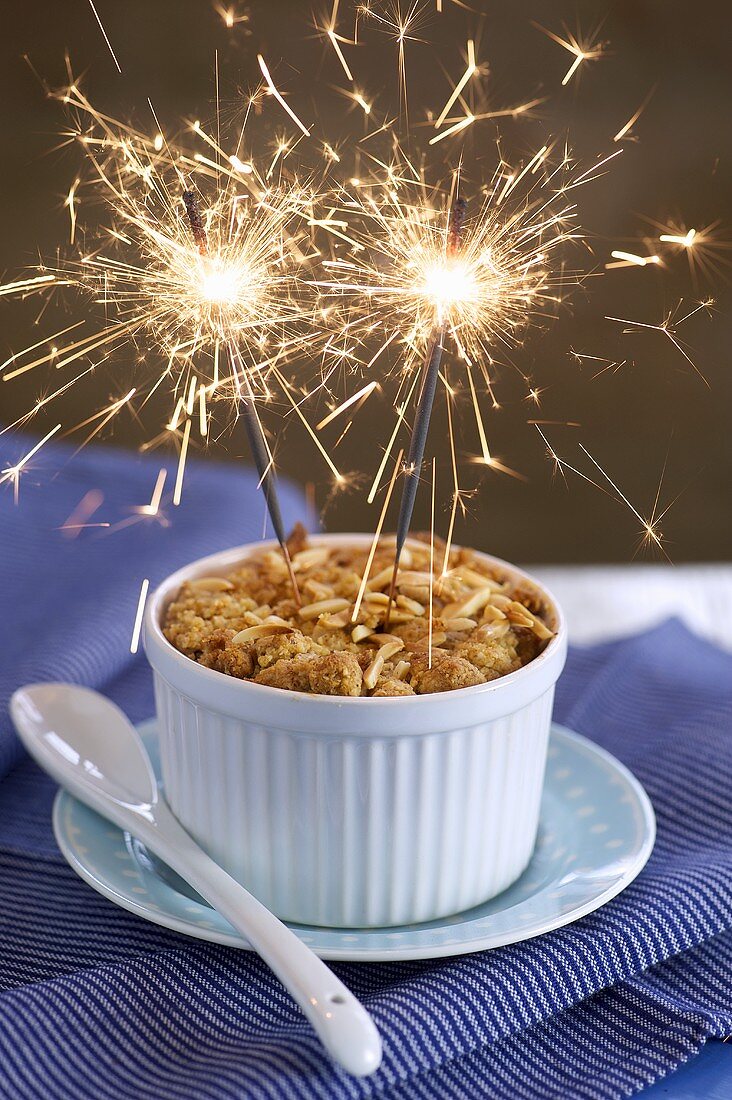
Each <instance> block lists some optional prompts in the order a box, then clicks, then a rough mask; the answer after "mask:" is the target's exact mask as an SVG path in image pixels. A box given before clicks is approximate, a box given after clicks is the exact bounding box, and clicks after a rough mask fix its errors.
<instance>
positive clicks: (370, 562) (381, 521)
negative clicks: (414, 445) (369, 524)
mask: <svg viewBox="0 0 732 1100" xmlns="http://www.w3.org/2000/svg"><path fill="white" fill-rule="evenodd" d="M403 456H404V450H403V449H402V450H401V451H400V452H399V454H398V455H397V459H396V462H395V463H394V470H393V472H392V475H391V481H390V482H389V488H388V489H387V491H386V496H385V497H384V503H383V505H382V507H381V514H380V516H379V522H378V523H377V524H376V531H375V532H374V538H373V541H372V543H371V549H370V550H369V555H368V558H367V559H366V566H365V568H364V571H363V576H362V577H361V584H360V585H359V588H358V595H357V596H356V602H355V604H354V606H353V614H352V615H351V622H352V623H355V622H356V620H357V619H358V613H359V611H360V610H361V602H362V600H363V597H364V593H365V591H366V585H367V584H368V580H369V574H370V573H371V566H372V565H373V561H374V554H375V553H376V547H377V546H378V543H379V536H380V535H381V529H382V528H383V526H384V520H385V519H386V513H387V510H388V508H389V501H390V500H391V497H392V493H393V492H394V486H395V484H396V479H397V474H398V473H399V470H400V469H401V465H402V457H403Z"/></svg>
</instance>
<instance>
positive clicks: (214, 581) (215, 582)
mask: <svg viewBox="0 0 732 1100" xmlns="http://www.w3.org/2000/svg"><path fill="white" fill-rule="evenodd" d="M188 587H189V588H192V589H193V590H194V592H231V590H232V588H233V587H234V585H233V584H232V583H231V581H227V580H226V579H225V578H224V577H198V578H197V579H196V580H195V581H189V582H188Z"/></svg>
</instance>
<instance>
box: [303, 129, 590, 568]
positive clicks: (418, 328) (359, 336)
mask: <svg viewBox="0 0 732 1100" xmlns="http://www.w3.org/2000/svg"><path fill="white" fill-rule="evenodd" d="M548 153H549V149H548V147H547V146H543V147H542V148H541V149H540V150H539V151H538V152H537V153H536V154H535V155H534V156H533V157H531V158H530V159H529V160H528V161H527V162H526V163H525V164H524V165H522V166H519V167H518V168H517V169H515V170H511V169H509V167H508V166H507V165H506V164H505V162H503V161H502V160H501V162H500V164H499V167H498V169H497V171H496V173H495V176H494V178H493V180H492V181H491V183H490V185H489V186H488V187H487V188H486V189H485V198H484V201H483V202H482V203H481V207H480V208H479V210H478V211H477V213H476V214H475V216H474V217H472V218H470V219H466V209H465V203H464V201H463V200H462V198H458V197H456V192H457V176H455V177H454V179H453V184H452V186H451V188H450V192H449V193H448V194H447V195H443V194H442V192H441V191H439V189H438V190H435V191H434V192H430V191H428V189H427V187H426V185H425V183H424V181H423V179H422V178H421V177H420V175H419V174H418V173H416V172H415V170H414V169H413V168H412V166H411V165H410V164H409V162H406V163H405V164H404V165H397V166H395V165H391V166H387V167H386V178H385V179H384V180H372V181H364V182H363V183H362V184H361V185H360V186H359V187H358V188H354V189H353V190H348V189H346V190H345V191H344V193H343V195H342V196H341V203H340V207H339V211H338V214H339V216H338V218H336V217H335V215H334V216H333V218H332V219H331V221H333V222H336V224H337V225H338V231H337V234H334V248H333V257H332V258H331V259H329V260H327V261H325V264H324V267H325V270H327V271H328V272H329V274H331V275H332V276H334V278H333V281H329V280H326V279H325V278H324V279H323V280H320V281H319V282H318V285H319V286H320V288H321V289H323V290H324V292H325V293H327V294H332V295H337V296H340V297H342V298H345V299H346V300H347V301H348V303H349V305H350V308H351V313H350V316H349V320H348V323H347V325H345V326H344V330H345V331H346V332H348V334H349V335H350V336H352V337H353V338H354V339H356V340H357V341H358V342H359V343H362V344H363V345H364V346H365V347H370V346H374V344H375V341H376V340H377V339H378V340H379V343H378V344H377V345H376V346H377V350H376V353H375V354H373V355H370V356H369V358H368V365H369V366H370V365H371V364H372V363H374V362H375V361H376V360H377V359H379V358H380V357H381V356H382V353H383V352H385V351H386V349H387V347H388V346H389V345H392V350H398V352H399V354H400V356H401V367H402V370H401V371H400V374H399V378H400V385H399V394H400V395H401V400H400V398H399V397H398V398H397V401H396V402H395V403H396V405H397V425H396V428H395V430H394V432H393V433H392V435H391V438H390V440H389V443H388V446H387V448H386V451H385V453H384V456H383V458H382V461H381V464H380V467H379V472H378V474H377V476H376V479H375V481H374V484H373V486H372V490H371V493H370V494H369V500H373V498H374V494H375V491H376V487H377V485H378V482H379V480H380V478H381V475H382V474H383V471H384V469H385V467H386V463H387V462H388V457H389V452H390V451H391V449H392V447H393V446H394V444H395V441H396V436H397V433H398V429H399V426H400V424H401V422H402V420H403V419H404V416H405V412H406V409H407V407H408V405H409V403H410V402H411V400H412V396H413V394H414V393H415V392H416V393H417V395H418V396H417V403H416V417H415V422H414V427H413V431H412V436H411V445H410V448H409V453H408V458H407V462H406V467H405V482H404V489H403V494H402V503H401V509H400V515H399V521H398V525H397V543H396V562H397V563H398V559H399V555H400V553H401V548H402V547H403V545H404V541H405V539H406V537H407V534H408V531H409V527H410V523H411V517H412V512H413V508H414V503H415V497H416V492H417V488H418V484H419V479H420V475H421V468H422V464H423V459H424V451H425V444H426V439H427V432H428V428H429V422H430V417H431V413H432V407H433V403H434V399H435V392H436V388H437V385H438V380H439V378H440V377H441V373H440V366H441V361H442V358H443V354H444V352H445V351H448V353H449V354H450V355H451V356H452V357H454V358H456V359H457V360H458V362H460V363H461V364H462V365H463V367H464V369H465V371H466V374H467V379H468V383H469V390H470V395H471V399H472V405H473V409H474V413H475V418H476V424H477V428H478V436H479V439H480V443H481V454H482V459H481V461H482V462H483V463H484V464H485V465H487V466H489V467H491V468H495V469H504V467H503V466H502V465H501V464H500V463H499V462H498V461H497V460H496V459H494V457H493V456H492V455H491V452H490V449H489V447H488V442H487V433H486V431H485V426H484V423H483V417H482V413H481V409H480V401H479V393H478V388H477V387H476V385H475V381H474V378H473V371H474V370H477V371H478V372H480V374H481V376H482V379H483V382H484V384H485V387H486V389H487V391H488V392H489V393H490V392H491V368H492V367H493V365H494V356H495V355H497V354H500V353H510V352H511V350H512V349H515V348H516V347H517V345H518V344H519V343H520V342H521V339H522V336H523V331H524V329H525V328H526V325H527V323H528V322H529V321H530V320H532V319H537V318H538V317H540V316H542V315H543V314H548V313H549V312H550V311H552V310H553V309H554V307H555V306H556V303H557V301H558V300H559V294H558V291H559V286H560V283H561V282H562V279H565V280H566V279H567V278H568V277H567V275H566V272H563V273H561V275H560V274H559V264H558V263H557V264H556V266H555V263H554V260H555V255H554V254H555V253H556V251H557V249H558V247H559V246H560V245H562V244H564V243H566V242H569V241H571V240H573V239H574V238H575V237H576V236H578V234H577V232H576V231H575V229H574V221H573V218H574V202H573V201H572V197H571V195H569V192H570V191H571V188H572V187H573V186H574V183H575V182H576V180H573V179H572V176H571V172H570V161H569V158H568V157H567V156H564V157H563V158H562V159H561V161H560V163H559V164H558V165H557V166H550V165H549V164H548V162H547V157H548ZM595 167H596V168H599V165H596V166H595ZM592 177H593V172H592V170H590V171H589V172H585V173H583V174H582V176H578V177H577V179H582V178H592ZM445 208H447V210H448V211H449V215H448V217H447V218H446V217H445V214H444V210H445ZM341 215H342V217H341ZM331 221H329V220H327V219H326V220H324V221H323V223H322V225H323V228H325V229H326V230H330V229H331ZM344 223H345V224H344ZM345 245H350V248H349V249H348V251H347V253H346V247H345ZM344 253H346V254H344ZM379 367H380V371H381V372H383V371H384V370H385V368H384V366H383V365H382V364H381V363H380V364H379ZM450 425H451V426H452V420H450ZM459 499H460V492H459V490H457V491H456V493H455V494H454V506H455V507H457V502H458V501H459ZM453 520H454V516H453ZM451 526H452V524H451Z"/></svg>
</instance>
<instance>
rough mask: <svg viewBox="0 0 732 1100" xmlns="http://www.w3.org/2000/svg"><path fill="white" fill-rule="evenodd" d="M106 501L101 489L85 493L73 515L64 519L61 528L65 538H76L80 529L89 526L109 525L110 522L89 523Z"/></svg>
mask: <svg viewBox="0 0 732 1100" xmlns="http://www.w3.org/2000/svg"><path fill="white" fill-rule="evenodd" d="M103 503H104V493H103V492H102V491H101V489H90V490H89V492H88V493H85V494H84V496H83V497H82V498H81V500H80V501H79V503H78V504H77V505H76V507H75V508H74V510H73V511H72V512H71V515H70V516H69V517H68V518H67V519H65V520H64V522H63V523H62V524H61V527H60V528H59V530H60V531H61V534H62V535H63V536H64V537H65V538H70V539H73V538H76V537H77V536H78V534H79V532H80V531H83V530H84V529H85V528H87V527H109V524H108V523H89V520H90V519H91V517H92V516H93V515H94V513H95V512H98V511H99V509H100V508H101V506H102V504H103Z"/></svg>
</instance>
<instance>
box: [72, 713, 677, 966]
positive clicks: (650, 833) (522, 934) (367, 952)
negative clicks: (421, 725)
mask: <svg viewBox="0 0 732 1100" xmlns="http://www.w3.org/2000/svg"><path fill="white" fill-rule="evenodd" d="M154 725H155V719H150V720H148V721H147V722H143V723H142V724H141V725H139V726H138V727H137V728H138V729H139V730H140V731H141V732H142V731H145V730H147V729H151V728H153V726H154ZM552 734H553V735H554V736H556V735H559V736H562V737H566V738H568V739H570V740H571V741H573V742H574V743H575V744H577V745H578V748H579V749H580V750H581V751H584V752H587V753H589V754H590V755H594V756H596V757H598V758H599V759H600V760H601V761H603V763H605V764H606V765H607V766H608V767H609V768H610V769H612V771H614V772H615V774H616V775H617V776H618V777H619V778H620V779H622V780H623V781H624V782H625V783H626V784H627V786H628V788H629V789H630V793H631V794H632V795H633V796H634V797H635V798H636V799H637V804H638V807H639V809H640V811H641V816H642V818H643V824H644V836H643V841H642V843H641V845H640V847H639V849H638V852H637V854H636V858H635V860H634V861H633V863H632V864H630V865H629V866H628V868H627V869H626V871H625V873H624V874H623V875H621V876H620V877H619V878H618V879H616V881H615V882H613V883H612V884H611V885H610V886H608V887H606V888H605V889H604V890H600V891H599V892H598V893H597V894H596V895H595V896H594V897H593V898H589V899H588V900H587V901H585V902H583V903H581V904H579V905H577V906H576V908H575V909H572V910H569V911H568V912H566V913H559V914H555V915H554V916H551V917H547V918H545V919H544V920H543V921H538V922H537V923H536V924H535V925H534V926H533V927H530V928H528V929H527V928H526V926H525V925H524V926H523V927H519V926H518V925H516V927H515V932H514V933H513V934H509V935H503V936H495V935H493V936H491V935H483V936H481V935H476V938H475V939H474V940H470V941H468V942H466V943H463V944H460V945H459V946H455V945H453V944H448V945H446V946H443V947H434V946H433V947H417V948H414V947H412V948H409V947H407V948H405V947H398V946H395V947H394V948H383V949H379V948H374V949H370V948H368V947H365V948H348V947H345V948H344V947H332V948H330V947H326V948H321V947H320V946H319V945H318V944H315V943H312V942H309V941H308V946H309V947H310V948H311V949H312V950H313V951H314V952H315V954H316V955H319V956H320V958H322V959H327V960H330V961H332V962H400V961H401V962H409V961H414V960H418V959H444V958H450V957H455V956H457V955H468V954H472V953H473V952H475V951H487V950H494V949H495V948H497V947H505V946H507V945H508V944H512V943H522V942H524V941H525V940H530V939H534V938H535V937H536V936H543V935H544V934H545V933H546V932H552V931H554V930H555V929H557V928H564V927H566V925H568V924H573V923H574V922H575V921H577V920H580V919H581V918H582V917H586V916H588V915H589V914H590V913H594V912H596V910H598V909H601V908H602V906H604V905H606V904H607V903H608V902H609V901H612V899H613V898H615V897H617V896H618V894H621V893H622V892H623V890H625V889H626V888H627V887H628V886H630V884H631V883H632V882H633V881H634V880H635V879H636V878H637V877H638V875H639V874H640V873H641V871H642V870H643V868H644V867H645V865H646V863H647V862H648V860H649V859H650V856H651V853H652V852H653V848H654V845H655V842H656V815H655V813H654V810H653V804H652V803H651V800H650V798H649V797H648V794H647V792H646V790H645V788H644V787H643V785H642V783H641V782H640V780H639V779H637V778H636V776H635V775H634V774H633V772H632V771H631V770H630V768H628V767H626V765H625V764H623V763H622V762H621V761H620V760H618V758H617V757H616V756H613V754H612V753H611V752H608V750H607V749H604V748H603V747H602V746H601V745H598V744H596V743H595V742H594V741H591V740H590V738H588V737H584V736H583V735H582V734H580V733H576V732H575V731H574V730H571V729H568V728H567V727H566V726H562V725H559V724H558V723H552ZM68 800H72V801H75V800H74V798H73V795H71V794H69V793H68V792H67V791H64V790H63V788H61V789H59V791H58V792H57V793H56V797H55V799H54V803H53V812H52V821H53V832H54V836H55V838H56V843H57V844H58V846H59V848H60V850H61V854H62V855H63V857H64V859H65V860H66V862H67V863H68V864H69V866H70V867H71V868H72V870H74V871H75V872H76V874H77V875H78V876H79V878H81V879H83V880H84V882H86V883H87V884H88V885H89V886H91V887H92V889H93V890H96V892H97V893H98V894H101V895H102V896H103V897H106V898H108V899H109V900H110V901H112V902H114V903H115V904H116V905H119V906H120V908H122V909H126V910H127V911H128V912H130V913H134V914H135V915H136V916H139V917H142V918H143V919H144V920H146V921H149V922H150V923H152V924H158V925H161V926H162V927H163V928H169V929H171V930H172V931H174V932H181V933H183V935H185V936H188V937H190V938H192V939H197V940H204V941H206V942H207V943H218V944H223V945H225V946H226V947H235V948H238V949H239V950H241V951H252V950H253V948H252V947H251V944H248V943H245V942H244V941H243V940H242V939H241V937H239V936H238V935H237V934H236V933H234V932H231V933H228V932H222V931H221V930H219V929H210V928H209V929H204V928H201V927H200V926H196V925H195V924H192V923H191V922H189V921H187V920H184V919H182V918H179V917H177V916H175V915H174V914H172V913H169V912H164V911H162V910H156V909H152V908H151V907H150V906H149V905H146V904H145V902H140V901H136V900H135V899H134V898H132V897H129V896H127V895H125V894H121V893H120V892H119V891H118V890H116V889H115V888H114V887H113V886H111V885H109V884H108V883H107V882H106V881H105V880H104V879H103V878H100V876H99V875H97V874H95V873H94V871H93V870H91V869H90V868H89V867H88V866H87V865H86V863H84V861H83V858H82V857H81V855H80V853H79V852H78V851H77V849H76V847H75V846H74V845H72V844H70V843H69V840H68V835H67V831H66V829H65V827H64V824H63V821H62V813H63V812H64V810H65V808H66V807H67V806H68V804H69V803H68ZM103 827H108V828H110V829H115V830H117V826H116V825H114V826H113V825H109V823H108V822H105V823H104V826H103ZM117 831H118V832H120V833H123V832H124V830H121V829H119V830H117ZM130 858H132V857H130ZM169 889H171V890H172V889H173V887H172V886H170V887H169ZM499 896H500V895H499ZM468 913H470V910H468ZM458 915H460V916H462V915H465V914H458ZM454 919H455V915H453V916H452V917H446V918H443V922H442V923H447V922H448V921H450V922H452V921H454ZM285 923H286V924H289V922H287V921H286V922H285ZM428 923H429V924H433V925H434V924H440V923H441V922H440V921H439V920H438V921H430V922H428ZM289 926H290V927H291V928H292V930H293V931H294V932H295V933H296V934H298V935H305V936H307V935H309V934H310V933H313V932H315V933H321V932H327V931H334V932H335V933H336V934H337V935H343V934H344V933H347V931H348V930H347V929H342V928H339V929H333V930H330V929H323V928H315V927H311V926H309V925H298V924H291V925H289ZM416 927H417V928H418V927H419V925H417V926H416ZM359 931H361V930H359ZM372 931H373V932H374V933H375V934H380V933H383V932H390V933H391V932H399V931H401V928H400V927H399V926H396V927H391V928H388V929H373V930H372ZM365 934H368V931H367V930H366V932H365Z"/></svg>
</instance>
